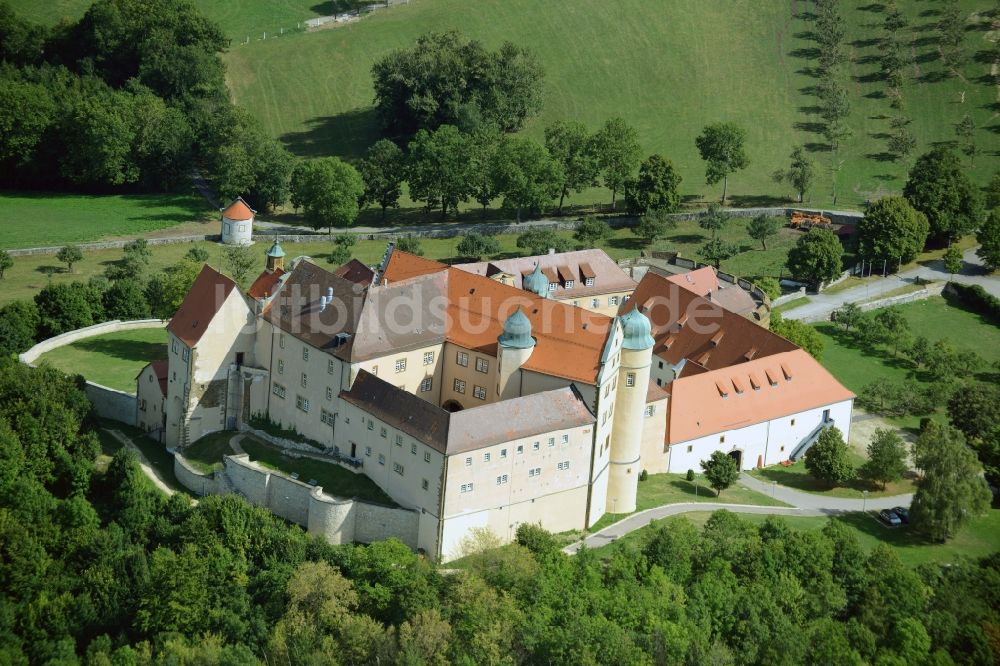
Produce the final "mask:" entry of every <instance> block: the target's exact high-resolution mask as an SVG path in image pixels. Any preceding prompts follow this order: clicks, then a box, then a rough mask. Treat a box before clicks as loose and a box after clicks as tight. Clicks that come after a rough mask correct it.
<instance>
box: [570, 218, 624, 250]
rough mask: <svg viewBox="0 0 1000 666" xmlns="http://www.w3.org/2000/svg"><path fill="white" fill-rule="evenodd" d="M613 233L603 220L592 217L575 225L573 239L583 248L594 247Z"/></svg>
mask: <svg viewBox="0 0 1000 666" xmlns="http://www.w3.org/2000/svg"><path fill="white" fill-rule="evenodd" d="M612 233H614V232H613V231H612V230H611V227H610V226H609V225H608V223H607V222H605V221H604V220H599V219H597V218H596V217H593V216H587V217H585V218H583V220H582V221H581V222H580V224H578V225H576V231H575V232H573V238H575V239H576V240H577V241H579V242H580V243H582V244H583V246H584V247H588V248H590V247H595V246H596V245H597V244H598V243H599V242H601V241H602V240H604V239H606V238H610V237H611V234H612Z"/></svg>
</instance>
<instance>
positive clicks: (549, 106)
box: [225, 0, 1000, 207]
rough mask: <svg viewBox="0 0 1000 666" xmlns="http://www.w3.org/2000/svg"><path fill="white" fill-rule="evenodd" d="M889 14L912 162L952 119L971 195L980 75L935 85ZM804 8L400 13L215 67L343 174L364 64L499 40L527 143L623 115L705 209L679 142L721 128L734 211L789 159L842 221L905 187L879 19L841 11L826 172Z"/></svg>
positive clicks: (930, 12) (989, 88) (492, 7)
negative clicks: (527, 64)
mask: <svg viewBox="0 0 1000 666" xmlns="http://www.w3.org/2000/svg"><path fill="white" fill-rule="evenodd" d="M899 4H900V5H901V8H902V9H903V11H904V12H905V13H906V14H907V16H908V17H909V19H910V21H911V25H912V28H911V30H910V33H909V36H910V37H911V41H912V52H913V54H914V55H915V64H914V65H913V66H912V67H910V68H909V69H908V71H907V76H906V79H907V80H906V83H905V87H904V97H905V100H906V113H907V114H908V115H909V116H910V117H912V118H913V124H912V125H911V130H912V132H913V133H914V135H915V136H916V137H917V139H918V147H917V150H918V152H919V151H923V150H926V149H927V148H928V147H929V146H930V145H931V144H932V143H934V142H937V141H947V140H953V139H954V130H953V125H954V124H955V123H956V122H958V121H959V120H960V119H961V117H962V116H963V115H964V114H965V113H968V114H970V115H971V116H972V117H973V119H974V121H975V123H976V126H977V127H978V128H979V129H978V130H977V133H976V137H977V142H978V145H979V147H980V149H981V150H982V151H984V152H983V154H982V155H981V156H980V158H979V159H978V160H977V162H976V167H975V169H974V176H975V179H976V180H977V181H978V182H979V183H985V182H986V180H987V178H988V176H989V175H991V174H992V172H993V171H995V170H996V168H997V159H996V154H997V148H998V147H1000V140H998V137H997V131H998V130H1000V124H998V123H997V120H996V111H997V107H996V93H995V90H994V86H993V82H992V79H991V78H990V77H989V76H988V71H989V65H988V64H983V63H981V62H977V61H976V59H975V58H974V57H970V58H969V59H968V62H969V64H968V66H967V67H966V69H965V71H964V72H962V76H961V77H955V78H947V77H944V76H942V65H941V64H940V62H939V61H937V60H936V45H935V44H934V43H933V39H932V37H933V34H934V33H933V29H932V23H933V22H934V21H936V20H937V19H936V15H937V13H938V9H936V8H929V7H928V6H927V4H926V3H921V2H916V1H914V0H908V1H903V2H900V3H899ZM805 6H806V5H804V4H803V3H800V2H796V1H794V0H783V1H774V2H766V3H761V2H755V1H754V0H708V1H704V0H678V1H677V2H671V3H668V4H663V3H650V2H643V1H642V0H623V1H622V2H614V3H607V2H598V1H597V0H584V1H582V2H581V1H577V2H569V1H568V0H559V1H550V2H545V3H539V2H535V1H534V0H481V1H480V2H475V3H470V2H467V1H466V0H414V2H411V3H409V4H407V5H403V6H397V7H393V8H392V9H390V10H388V11H383V12H379V13H377V14H376V15H373V16H370V17H368V18H365V19H364V20H362V21H359V22H357V23H354V24H351V25H348V26H344V27H338V28H335V29H331V30H322V31H318V32H314V33H307V34H296V35H291V36H285V37H283V38H280V39H275V40H270V39H269V40H267V41H265V42H260V41H257V42H253V43H251V44H249V45H246V46H240V45H236V46H233V47H232V48H231V49H230V51H229V53H228V54H227V55H226V58H225V59H226V63H227V66H228V72H229V78H228V80H229V83H230V87H231V89H232V92H233V94H234V96H235V99H236V101H237V102H238V103H239V104H241V105H243V106H245V107H246V108H247V109H249V110H250V111H251V112H252V113H254V114H256V115H257V116H258V117H259V118H260V119H261V120H262V121H263V122H264V124H265V126H266V127H267V128H268V130H269V131H270V132H271V133H272V134H273V135H274V136H276V137H280V138H281V140H282V141H284V142H285V143H286V145H287V146H288V147H289V148H290V149H291V150H292V151H293V152H295V153H297V154H300V155H304V156H317V155H329V154H335V155H340V156H344V157H348V158H357V157H358V156H359V155H361V154H362V153H363V151H364V150H365V149H366V148H367V147H368V146H369V145H370V144H371V143H372V142H373V141H374V140H375V139H376V138H377V128H376V124H375V118H374V114H373V111H372V107H371V103H372V98H373V89H372V85H371V77H370V69H371V65H372V63H373V62H375V61H376V60H377V59H378V58H380V57H381V56H383V55H384V54H385V53H387V52H388V51H390V50H392V49H395V48H401V47H406V46H409V45H410V44H412V43H413V41H414V40H415V38H416V37H417V36H418V35H420V34H422V33H424V32H427V31H431V30H433V31H444V30H447V29H449V28H457V29H460V30H462V31H463V32H464V33H465V34H467V35H468V36H470V37H474V38H477V39H480V40H482V41H483V42H484V43H485V44H486V45H487V46H490V47H496V46H498V45H499V44H500V43H501V42H502V41H503V40H505V39H509V40H513V41H515V42H517V43H519V44H522V45H525V46H527V47H530V48H531V49H532V50H534V51H535V52H536V53H537V54H538V56H539V59H540V60H541V62H542V63H543V65H544V68H545V71H546V80H545V89H544V108H543V111H542V113H541V115H540V116H539V117H537V118H535V119H533V120H532V121H530V123H529V125H528V126H527V127H526V129H525V132H526V133H527V134H529V135H531V136H534V137H536V138H539V137H541V136H542V132H543V129H544V127H545V125H547V124H549V123H551V122H552V121H554V120H557V119H563V118H569V119H574V120H579V121H581V122H584V123H585V124H587V125H588V126H589V127H591V128H596V127H598V126H599V125H600V123H602V122H603V121H604V120H605V119H607V118H609V117H611V116H615V115H621V116H622V117H624V118H625V119H626V120H627V121H628V122H629V123H631V124H633V125H634V126H635V127H636V128H637V130H638V131H639V136H640V141H641V143H642V148H643V152H644V153H646V154H648V153H651V152H654V151H656V152H662V153H663V154H665V155H666V156H668V157H670V158H671V159H672V160H674V162H675V163H676V164H677V165H678V167H679V169H680V171H681V174H682V175H683V177H684V182H683V183H682V185H681V189H682V192H683V193H684V194H685V195H687V197H688V199H689V200H701V199H706V198H712V197H717V196H719V194H720V193H721V184H720V185H719V186H714V187H709V186H707V185H705V182H704V168H703V164H702V162H701V160H700V158H699V156H698V153H697V150H696V148H695V145H694V138H695V136H696V135H697V134H698V132H699V131H700V129H701V128H702V126H703V125H705V124H706V123H708V122H712V121H719V120H732V121H736V122H738V123H740V124H741V125H743V126H744V127H745V128H746V129H747V130H748V133H749V136H748V153H749V155H750V159H751V165H750V167H749V168H748V169H747V170H746V171H744V172H741V173H739V174H736V175H734V176H733V178H731V179H730V192H731V193H733V195H734V201H736V202H737V203H741V204H750V203H757V202H760V201H767V200H772V199H774V198H786V197H789V196H790V195H791V194H792V193H791V192H790V191H789V190H788V189H787V188H785V187H782V186H778V185H776V184H774V183H773V182H772V181H771V176H770V174H771V173H772V172H773V171H774V170H775V169H778V168H781V167H784V166H786V162H787V157H788V154H789V152H790V151H791V149H792V147H793V146H794V145H796V144H804V145H807V147H809V148H810V149H812V150H813V151H814V152H813V157H814V159H815V160H816V161H817V164H818V166H819V167H821V168H820V174H819V177H818V178H817V182H816V184H815V186H814V187H813V189H812V191H811V193H810V195H809V201H808V203H811V204H815V205H827V204H830V203H832V192H833V179H832V177H831V174H832V171H831V168H832V167H833V166H834V165H835V164H837V165H839V176H838V179H839V185H838V188H837V190H838V192H839V196H838V197H837V201H836V203H837V205H839V206H843V207H858V206H860V205H861V204H863V203H864V202H865V201H866V200H868V199H869V198H872V197H874V196H877V195H879V194H883V193H886V192H890V191H897V190H899V189H900V188H901V185H902V182H903V180H902V176H903V174H904V173H905V171H906V169H907V165H906V164H903V163H901V162H893V161H891V160H890V159H889V158H888V157H887V156H886V153H885V151H886V148H885V139H886V132H887V131H888V118H889V114H890V113H891V112H892V110H891V109H890V108H889V106H888V103H887V100H886V99H884V98H883V95H884V87H885V86H884V83H882V82H881V81H879V80H878V76H877V75H876V72H877V70H878V67H879V65H878V63H877V62H876V59H875V57H874V56H875V55H876V54H877V45H876V38H877V37H878V36H879V33H880V31H881V27H880V23H881V20H882V14H881V12H882V10H883V8H884V7H883V5H881V4H878V3H870V2H867V0H849V1H847V2H844V3H843V4H842V7H843V10H842V14H843V15H844V18H845V20H846V21H847V23H848V37H847V40H846V41H847V42H848V44H849V47H848V50H849V53H850V55H851V56H852V62H851V64H850V65H849V74H850V81H849V94H850V103H851V108H852V111H851V116H850V118H849V124H850V126H851V128H852V130H853V135H852V136H851V137H850V138H849V139H847V140H846V141H845V142H844V144H843V145H842V148H841V150H840V152H839V155H838V156H837V157H836V158H834V156H833V155H832V153H830V152H829V151H827V150H826V149H825V146H824V145H823V140H822V138H821V137H820V135H819V134H817V133H816V132H817V130H818V127H817V125H818V121H819V116H818V115H816V114H817V113H818V112H819V110H820V109H819V108H818V107H817V104H816V102H817V100H816V98H815V97H813V96H812V95H811V93H812V90H813V88H812V87H813V86H814V85H815V83H816V81H817V79H816V78H813V77H812V75H811V73H812V70H813V67H814V66H815V59H814V58H815V55H816V45H815V42H813V41H811V39H810V37H811V30H812V26H813V24H812V22H811V21H810V20H809V15H808V14H806V13H802V12H800V10H802V9H804V8H805ZM961 6H962V7H963V8H964V9H965V10H966V11H967V15H968V16H969V17H970V18H972V17H977V16H978V15H976V14H975V10H976V9H982V8H984V6H985V5H984V4H983V3H982V2H978V3H977V2H975V1H974V0H962V2H961ZM987 28H988V25H987V23H986V22H985V21H983V22H981V23H972V22H970V28H969V30H968V31H967V38H966V48H967V50H968V51H969V53H970V54H976V53H979V52H980V51H984V50H985V49H986V48H987V47H988V46H990V42H989V38H991V33H989V32H987V30H986V29H987ZM720 45H724V48H720ZM841 160H842V163H841ZM608 200H610V197H609V196H608V193H607V192H606V190H603V189H594V190H590V191H587V192H584V193H583V194H581V195H579V196H577V197H575V201H576V202H578V203H586V204H591V203H594V202H597V201H608Z"/></svg>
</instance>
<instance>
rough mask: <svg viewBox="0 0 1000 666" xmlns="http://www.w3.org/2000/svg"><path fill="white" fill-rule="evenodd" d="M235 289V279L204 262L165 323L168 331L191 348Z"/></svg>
mask: <svg viewBox="0 0 1000 666" xmlns="http://www.w3.org/2000/svg"><path fill="white" fill-rule="evenodd" d="M234 289H236V283H235V282H233V281H232V280H230V279H229V278H228V277H226V276H225V275H223V274H222V273H219V272H218V271H216V270H214V269H213V268H212V267H210V266H209V265H207V264H206V265H205V266H203V267H202V269H201V273H199V274H198V277H197V278H195V281H194V284H192V285H191V289H189V290H188V293H187V295H186V296H185V297H184V301H183V302H182V303H181V306H180V308H178V309H177V312H176V313H174V316H173V317H172V318H171V319H170V323H169V324H167V330H168V331H169V332H170V333H172V334H173V335H174V336H176V337H177V338H179V339H180V340H181V341H182V342H183V343H184V344H186V345H187V346H188V347H194V346H195V345H197V344H198V341H199V340H201V336H202V335H204V334H205V331H206V330H207V329H208V325H209V324H210V323H211V322H212V318H213V317H215V314H216V313H217V312H218V311H219V310H220V309H222V304H223V303H225V302H226V299H227V298H229V294H231V293H232V291H233V290H234Z"/></svg>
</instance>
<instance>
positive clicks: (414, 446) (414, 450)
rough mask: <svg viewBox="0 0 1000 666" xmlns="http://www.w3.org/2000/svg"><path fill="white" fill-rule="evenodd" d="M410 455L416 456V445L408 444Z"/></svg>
mask: <svg viewBox="0 0 1000 666" xmlns="http://www.w3.org/2000/svg"><path fill="white" fill-rule="evenodd" d="M410 453H412V454H413V455H417V445H416V444H410Z"/></svg>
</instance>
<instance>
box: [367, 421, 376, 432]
mask: <svg viewBox="0 0 1000 666" xmlns="http://www.w3.org/2000/svg"><path fill="white" fill-rule="evenodd" d="M368 429H369V430H374V429H375V421H374V420H372V419H368Z"/></svg>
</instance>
